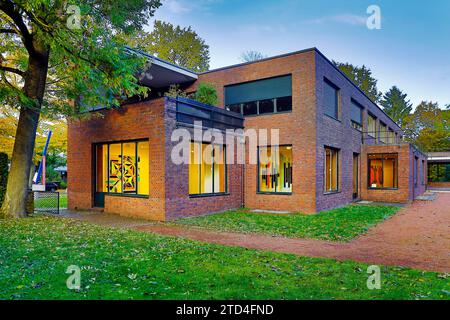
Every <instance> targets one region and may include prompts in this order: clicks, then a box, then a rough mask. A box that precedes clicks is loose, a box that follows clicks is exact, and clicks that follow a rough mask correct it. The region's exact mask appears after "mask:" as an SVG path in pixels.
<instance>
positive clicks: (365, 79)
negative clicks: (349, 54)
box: [333, 61, 381, 103]
mask: <svg viewBox="0 0 450 320" xmlns="http://www.w3.org/2000/svg"><path fill="white" fill-rule="evenodd" d="M333 63H334V64H335V65H336V67H338V68H339V70H341V71H342V72H343V73H344V74H345V75H346V76H347V77H348V78H349V79H350V80H351V81H353V83H354V84H356V85H357V86H358V87H359V88H360V89H361V90H362V91H364V93H365V94H366V95H367V96H368V97H369V98H370V99H371V100H372V101H373V102H375V103H378V102H379V101H380V98H381V92H379V91H378V87H377V82H378V80H377V79H375V78H374V77H373V76H372V71H371V70H370V69H369V68H367V67H366V66H365V65H363V66H362V67H358V66H354V65H352V64H350V63H341V62H336V61H333Z"/></svg>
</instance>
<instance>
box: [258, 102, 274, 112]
mask: <svg viewBox="0 0 450 320" xmlns="http://www.w3.org/2000/svg"><path fill="white" fill-rule="evenodd" d="M274 109H275V105H274V103H273V99H267V100H261V101H260V102H259V114H264V113H273V112H274Z"/></svg>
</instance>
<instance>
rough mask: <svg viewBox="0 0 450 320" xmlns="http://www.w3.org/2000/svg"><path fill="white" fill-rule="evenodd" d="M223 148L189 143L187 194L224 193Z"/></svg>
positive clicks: (224, 168) (224, 169)
mask: <svg viewBox="0 0 450 320" xmlns="http://www.w3.org/2000/svg"><path fill="white" fill-rule="evenodd" d="M226 179H227V176H226V165H225V146H220V145H213V144H208V143H200V142H191V152H190V155H189V194H190V195H201V194H221V193H225V192H226V190H227V189H226V186H227V183H226Z"/></svg>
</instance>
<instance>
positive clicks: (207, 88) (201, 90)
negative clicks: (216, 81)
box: [194, 82, 217, 106]
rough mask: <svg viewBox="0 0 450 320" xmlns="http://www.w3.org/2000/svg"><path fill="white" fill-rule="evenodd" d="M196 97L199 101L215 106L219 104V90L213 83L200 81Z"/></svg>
mask: <svg viewBox="0 0 450 320" xmlns="http://www.w3.org/2000/svg"><path fill="white" fill-rule="evenodd" d="M194 99H195V100H196V101H198V102H201V103H204V104H209V105H211V106H215V105H217V90H216V88H215V87H214V85H213V84H211V83H208V82H200V83H199V85H198V88H197V92H196V93H195V95H194Z"/></svg>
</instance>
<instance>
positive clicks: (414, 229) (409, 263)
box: [136, 193, 450, 272]
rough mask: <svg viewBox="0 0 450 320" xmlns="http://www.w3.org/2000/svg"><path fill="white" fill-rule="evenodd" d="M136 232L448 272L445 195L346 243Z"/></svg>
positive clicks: (449, 226)
mask: <svg viewBox="0 0 450 320" xmlns="http://www.w3.org/2000/svg"><path fill="white" fill-rule="evenodd" d="M136 229H138V230H141V231H148V232H154V233H158V234H163V235H170V236H178V237H185V238H189V239H194V240H199V241H205V242H210V243H216V244H222V245H229V246H240V247H245V248H251V249H261V250H268V251H276V252H284V253H293V254H298V255H302V256H311V257H326V258H333V259H337V260H353V261H360V262H365V263H370V264H380V265H393V266H406V267H411V268H416V269H422V270H428V271H438V272H450V194H444V193H442V194H439V195H438V197H437V199H436V200H434V201H415V202H414V203H413V204H411V205H409V206H407V207H405V208H402V209H401V210H400V211H399V213H397V214H396V215H394V216H393V217H392V218H390V219H388V220H387V221H385V222H383V223H380V224H378V225H377V226H375V227H373V228H372V229H370V230H369V232H368V233H366V234H365V235H363V236H361V237H359V238H356V239H354V240H353V241H351V242H348V243H336V242H328V241H320V240H308V239H289V238H282V237H271V236H266V235H257V234H240V233H228V232H217V231H209V230H205V229H199V228H192V227H183V226H179V227H178V226H168V225H164V224H155V225H148V226H140V227H137V228H136Z"/></svg>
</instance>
